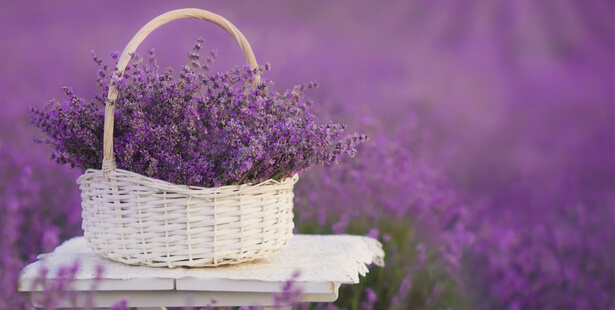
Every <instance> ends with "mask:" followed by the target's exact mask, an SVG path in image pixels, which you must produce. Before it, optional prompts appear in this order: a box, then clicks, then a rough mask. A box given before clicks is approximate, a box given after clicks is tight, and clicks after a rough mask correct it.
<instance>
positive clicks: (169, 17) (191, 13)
mask: <svg viewBox="0 0 615 310" xmlns="http://www.w3.org/2000/svg"><path fill="white" fill-rule="evenodd" d="M183 18H198V19H202V20H206V21H210V22H212V23H214V24H216V25H218V26H220V27H222V28H223V29H224V30H226V32H228V33H229V34H230V35H231V36H232V37H233V38H234V39H235V41H237V43H239V47H241V50H242V52H243V55H244V57H245V59H246V60H247V62H248V64H249V65H250V68H252V69H256V68H257V67H258V64H257V63H256V58H255V57H254V52H253V51H252V47H250V43H248V40H246V38H245V37H244V36H243V34H242V33H241V32H240V31H239V30H238V29H237V27H235V26H234V25H233V24H231V22H229V21H228V20H227V19H226V18H224V17H222V16H220V15H217V14H214V13H212V12H209V11H205V10H201V9H179V10H173V11H169V12H166V13H164V14H162V15H159V16H157V17H155V18H154V19H152V20H151V21H149V22H148V23H147V24H145V26H143V27H142V28H141V29H140V30H139V32H137V34H135V36H134V37H132V39H131V40H130V42H128V44H127V45H126V47H125V48H124V51H123V52H122V55H121V56H120V59H119V61H118V64H117V71H116V72H115V73H114V74H113V76H114V77H117V76H118V75H120V74H121V73H122V72H124V70H125V69H126V66H127V65H128V61H130V58H131V56H132V53H134V52H135V51H136V49H137V47H138V46H139V44H141V42H143V40H144V39H145V38H146V37H147V36H148V35H149V34H150V33H151V32H152V31H153V30H154V29H156V28H158V27H160V26H162V25H164V24H166V23H168V22H170V21H173V20H176V19H183ZM259 80H260V75H259V74H258V73H257V74H256V75H255V76H254V81H255V82H259ZM117 96H118V90H117V88H116V87H115V86H114V85H111V86H110V87H109V92H108V93H107V103H106V105H105V128H104V137H103V141H104V142H103V163H102V170H103V175H104V177H105V179H106V178H107V176H108V173H109V172H110V171H112V170H114V169H115V168H116V167H117V165H116V163H115V156H114V155H113V123H114V118H115V117H114V112H115V104H114V103H115V100H116V99H117Z"/></svg>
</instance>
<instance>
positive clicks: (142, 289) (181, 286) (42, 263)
mask: <svg viewBox="0 0 615 310" xmlns="http://www.w3.org/2000/svg"><path fill="white" fill-rule="evenodd" d="M361 252H364V253H361ZM306 253H309V255H306ZM276 255H277V256H279V257H276ZM368 258H369V259H368ZM289 259H290V260H291V261H293V260H294V262H295V264H294V265H293V264H288V260H289ZM382 259H383V252H382V248H381V244H380V243H379V242H378V241H376V240H374V239H371V238H367V237H361V236H347V235H335V236H319V235H296V236H295V238H293V241H292V243H291V245H290V246H289V248H287V249H286V250H284V251H282V252H280V253H278V254H274V255H273V256H272V257H270V258H267V259H262V260H257V261H254V262H249V263H244V264H238V265H234V266H226V267H207V268H174V269H169V268H151V267H145V266H129V265H124V264H121V263H117V262H113V261H111V260H108V259H105V258H102V257H100V256H98V255H96V254H94V253H93V252H92V251H91V250H89V249H88V248H87V247H86V246H85V241H84V240H83V237H76V238H73V239H71V240H69V241H67V242H65V243H64V244H63V245H61V246H59V247H58V248H57V249H56V250H55V251H54V252H52V253H49V254H45V255H42V256H41V259H40V260H39V261H37V262H34V263H32V264H30V265H28V266H27V267H26V268H24V270H23V271H22V274H21V277H20V280H19V283H18V290H19V291H21V292H23V293H24V294H30V296H31V298H32V301H33V305H34V306H40V300H42V298H43V297H44V295H43V292H42V290H43V288H42V287H41V286H36V285H35V284H36V279H37V277H40V276H39V274H40V271H41V270H42V269H41V268H45V269H47V270H49V272H48V274H47V276H46V278H45V280H46V281H48V283H51V282H53V281H60V280H59V279H58V278H57V274H58V272H59V270H60V269H61V268H62V266H64V267H66V266H70V265H71V264H74V263H75V262H77V261H78V262H79V265H80V268H79V271H78V272H77V273H76V274H75V277H74V278H75V280H73V281H72V282H71V285H70V286H69V287H70V290H71V291H72V292H73V293H74V295H75V298H74V300H76V302H77V305H85V304H86V303H87V302H88V300H89V301H91V302H92V304H93V305H95V306H96V307H110V306H111V305H113V304H114V303H116V302H117V301H119V300H121V299H123V298H128V299H129V301H128V305H129V306H130V307H139V309H147V308H151V307H161V306H166V307H181V306H195V307H196V306H207V305H212V301H215V305H216V306H243V305H246V306H273V305H274V298H273V295H272V294H274V293H279V292H282V290H283V286H284V284H285V282H286V280H288V279H290V278H292V276H293V274H295V273H296V272H299V275H298V276H296V281H295V285H296V287H299V288H300V289H301V291H302V293H303V294H302V298H301V300H302V301H304V302H329V301H335V300H336V299H337V298H338V290H339V287H340V285H341V284H342V283H349V284H351V283H358V274H363V275H364V274H365V273H366V272H367V268H366V267H365V265H369V264H371V263H376V264H379V265H381V262H382ZM279 260H284V261H286V263H285V264H281V263H280V261H279ZM96 266H102V267H103V268H104V270H105V273H104V275H103V277H102V280H96V274H95V272H94V269H95V267H96ZM361 267H362V268H361ZM363 268H364V269H363ZM72 306H73V305H72V304H71V302H70V301H69V300H64V301H63V304H61V307H72ZM152 309H153V308H152ZM156 309H159V308H156Z"/></svg>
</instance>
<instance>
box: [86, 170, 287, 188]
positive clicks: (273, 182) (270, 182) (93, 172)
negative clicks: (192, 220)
mask: <svg viewBox="0 0 615 310" xmlns="http://www.w3.org/2000/svg"><path fill="white" fill-rule="evenodd" d="M118 172H119V173H121V174H125V175H132V176H133V177H140V178H143V179H145V180H148V181H151V182H155V183H157V184H158V186H161V187H169V189H170V190H172V189H173V188H181V189H184V190H195V191H211V192H221V191H224V192H228V191H232V192H233V193H239V192H244V191H246V190H253V189H256V188H259V187H261V186H267V185H283V184H287V183H289V182H292V183H293V184H294V183H296V182H297V181H298V180H299V175H298V174H294V175H293V176H292V177H289V178H286V179H284V180H282V181H276V180H273V179H268V180H265V181H263V182H260V183H258V184H252V183H244V184H238V185H223V186H218V187H202V186H194V185H185V184H175V183H171V182H168V181H165V180H161V179H156V178H152V177H148V176H145V175H142V174H140V173H136V172H132V171H128V170H124V169H119V168H115V169H114V170H112V171H110V172H109V178H113V177H114V175H117V173H118ZM99 174H103V170H102V169H93V168H90V169H87V170H86V171H85V173H83V174H82V175H81V176H79V177H78V178H77V181H76V183H77V184H79V185H80V184H81V181H82V180H84V179H88V178H93V177H95V176H97V175H99Z"/></svg>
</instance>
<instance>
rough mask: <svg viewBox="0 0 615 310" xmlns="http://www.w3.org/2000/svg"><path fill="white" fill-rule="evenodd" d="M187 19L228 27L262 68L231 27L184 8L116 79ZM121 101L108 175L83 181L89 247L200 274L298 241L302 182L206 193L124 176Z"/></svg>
mask: <svg viewBox="0 0 615 310" xmlns="http://www.w3.org/2000/svg"><path fill="white" fill-rule="evenodd" d="M181 18H199V19H203V20H207V21H211V22H213V23H215V24H217V25H219V26H221V27H222V28H223V29H225V30H226V31H227V32H228V33H229V34H230V35H232V36H233V37H234V38H235V40H236V41H237V42H238V43H239V46H240V47H241V49H242V50H243V53H244V56H245V58H246V60H247V61H248V63H249V64H250V66H251V67H252V68H256V67H257V64H256V60H255V57H254V53H253V52H252V49H251V47H250V44H249V43H248V42H247V40H246V39H245V37H244V36H243V35H242V34H241V32H239V30H237V28H235V26H233V25H232V24H231V23H230V22H229V21H227V20H226V19H224V18H223V17H221V16H219V15H216V14H214V13H211V12H208V11H204V10H200V9H181V10H175V11H170V12H167V13H165V14H162V15H160V16H158V17H156V18H154V19H153V20H151V21H150V22H149V23H147V24H146V25H145V26H143V28H141V30H139V32H138V33H137V34H136V35H135V36H134V37H133V38H132V40H131V41H130V42H129V43H128V45H127V46H126V48H125V49H124V51H123V52H122V55H121V56H120V59H119V62H118V71H117V72H116V74H120V73H121V72H123V70H124V69H125V68H126V66H127V64H128V61H129V60H130V56H131V54H132V53H133V52H134V51H135V50H136V48H137V47H138V45H139V44H140V43H141V42H142V41H143V40H144V39H145V37H146V36H147V35H148V34H149V33H150V32H151V31H153V30H154V29H156V28H157V27H159V26H160V25H163V24H165V23H168V22H170V21H172V20H175V19H181ZM255 79H256V80H258V79H259V77H258V76H256V77H255ZM117 96H118V92H117V89H115V88H114V87H111V88H110V89H109V93H108V99H109V100H108V101H107V105H106V107H105V128H104V132H105V133H104V159H103V164H102V170H95V169H89V170H88V171H86V173H85V174H83V175H81V176H80V177H79V178H78V179H77V184H79V188H80V189H81V198H82V207H83V213H82V215H83V224H82V227H83V230H84V232H85V238H86V240H87V243H88V246H89V247H91V248H92V249H93V250H94V251H95V252H96V253H98V254H100V255H102V256H105V257H108V258H110V259H112V260H115V261H118V262H122V263H126V264H133V265H148V266H155V267H180V266H188V267H201V266H217V265H222V264H236V263H240V262H245V261H249V260H253V259H256V258H261V257H264V256H267V255H269V254H271V253H274V252H276V251H279V250H281V249H283V248H284V247H286V246H287V245H288V242H289V241H290V240H291V239H292V236H293V234H292V230H293V227H294V224H293V212H292V208H293V186H294V184H295V183H296V181H297V179H298V177H297V176H296V175H295V176H294V177H292V178H289V179H286V180H284V181H282V182H277V181H273V180H268V181H265V182H263V183H261V184H256V185H248V184H243V185H234V186H223V187H216V188H203V187H195V186H186V185H176V184H172V183H169V182H165V181H161V180H156V179H153V178H149V177H146V176H143V175H140V174H137V173H134V172H130V171H126V170H122V169H117V167H116V164H115V158H114V155H113V122H114V110H115V106H114V104H113V103H114V101H115V99H116V98H117Z"/></svg>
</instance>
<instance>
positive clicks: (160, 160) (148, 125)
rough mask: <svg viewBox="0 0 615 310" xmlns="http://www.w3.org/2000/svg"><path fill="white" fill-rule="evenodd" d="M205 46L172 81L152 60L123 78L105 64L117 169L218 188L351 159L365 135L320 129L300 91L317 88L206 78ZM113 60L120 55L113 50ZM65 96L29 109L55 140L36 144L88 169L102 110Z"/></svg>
mask: <svg viewBox="0 0 615 310" xmlns="http://www.w3.org/2000/svg"><path fill="white" fill-rule="evenodd" d="M202 43H203V40H199V41H198V42H197V43H196V44H195V46H194V49H193V51H192V52H191V53H189V54H188V58H189V61H190V65H187V66H184V67H183V69H182V70H181V71H180V72H179V76H178V78H177V79H176V78H175V77H174V76H173V75H172V70H170V69H167V70H165V71H164V72H160V71H159V69H158V66H157V65H156V60H155V54H154V53H153V52H151V56H150V59H149V61H148V62H147V63H144V62H143V60H142V59H140V58H139V57H138V56H136V55H135V56H134V58H135V61H134V62H133V63H132V65H130V66H128V67H127V68H126V70H125V72H124V73H123V75H122V76H120V77H118V78H113V79H111V82H109V79H108V76H109V73H108V66H107V65H105V64H103V63H102V60H101V59H100V58H98V57H96V56H94V60H95V61H96V63H98V64H99V66H100V70H99V71H98V78H97V81H98V84H99V86H100V87H101V90H102V93H103V94H104V93H106V92H107V91H108V89H109V85H110V83H111V84H113V85H115V86H116V87H117V88H118V90H119V93H120V96H119V98H118V99H117V101H116V102H115V103H114V104H115V105H116V106H117V110H116V119H115V128H114V134H115V137H114V147H115V153H116V157H117V164H118V167H119V168H122V169H126V170H130V171H134V172H137V173H141V174H144V175H147V176H150V177H153V178H158V179H162V180H166V181H169V182H172V183H179V184H187V185H198V186H210V187H211V186H221V185H230V184H242V183H259V182H262V181H264V180H267V179H274V180H281V179H284V178H287V177H290V176H292V175H293V174H296V173H300V172H302V171H307V170H309V169H310V168H311V167H312V166H313V165H317V164H318V165H331V164H336V163H338V162H339V160H340V158H341V157H342V156H343V155H349V156H354V154H355V153H356V148H355V147H356V146H357V145H358V144H360V143H362V142H364V141H365V140H367V136H366V135H364V134H357V133H355V134H353V135H350V136H348V137H346V138H344V139H342V140H340V141H337V142H336V140H337V139H339V138H340V137H341V136H342V132H343V131H344V129H345V128H346V126H345V125H341V124H334V123H332V122H329V123H326V124H322V125H319V124H317V122H316V117H315V116H314V115H313V114H311V113H309V112H308V110H309V107H310V106H311V104H312V103H311V101H309V100H306V99H305V98H304V95H303V92H304V91H305V90H307V89H310V88H314V87H316V84H315V83H307V84H302V85H298V86H295V87H294V88H292V89H289V90H287V91H285V92H284V93H278V92H275V91H272V88H273V83H272V82H271V81H270V80H267V79H264V80H263V81H262V82H259V83H254V82H253V81H254V75H255V74H262V73H264V72H265V71H267V70H269V65H265V66H262V67H260V68H258V69H254V70H252V69H250V68H249V67H244V68H240V67H236V68H235V69H234V70H231V71H228V72H224V73H217V74H212V75H208V70H209V68H210V66H211V64H212V62H213V61H214V59H215V57H216V52H212V53H211V54H210V56H209V57H207V58H206V60H205V61H204V62H201V56H200V54H199V50H200V49H201V44H202ZM112 57H114V58H115V59H116V60H117V57H118V56H117V54H112ZM63 91H64V93H65V94H66V96H67V97H68V100H67V101H65V102H63V103H58V102H55V101H52V102H50V103H49V104H48V105H46V106H45V107H44V108H43V109H32V110H31V111H32V114H33V117H32V124H33V125H35V126H36V127H39V128H40V129H41V130H42V131H43V132H45V133H46V134H47V135H48V136H49V139H47V140H42V139H38V140H36V141H37V142H40V143H47V144H50V145H51V146H52V147H53V148H54V152H53V153H52V155H51V158H52V159H54V160H55V161H56V162H57V163H59V164H69V165H71V167H72V166H75V167H79V168H81V169H82V170H85V169H87V168H95V167H98V166H99V165H100V163H101V162H102V157H101V156H102V149H101V145H102V144H101V143H102V135H103V132H102V123H103V114H102V110H101V107H102V105H103V104H104V102H105V100H106V99H105V98H104V97H103V96H102V95H101V94H95V95H94V98H96V102H91V101H86V100H85V99H83V98H79V97H77V96H76V95H75V94H74V92H73V91H72V89H70V88H64V89H63Z"/></svg>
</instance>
